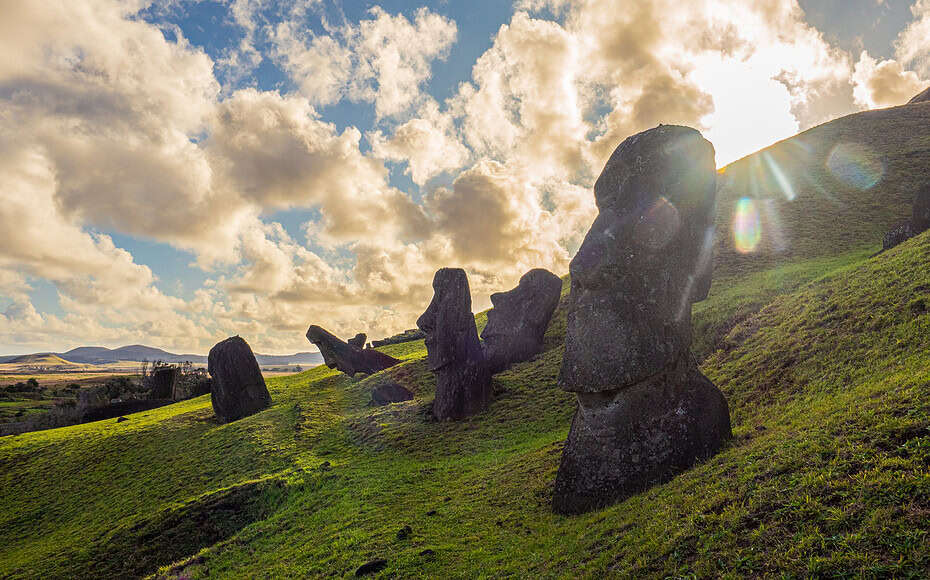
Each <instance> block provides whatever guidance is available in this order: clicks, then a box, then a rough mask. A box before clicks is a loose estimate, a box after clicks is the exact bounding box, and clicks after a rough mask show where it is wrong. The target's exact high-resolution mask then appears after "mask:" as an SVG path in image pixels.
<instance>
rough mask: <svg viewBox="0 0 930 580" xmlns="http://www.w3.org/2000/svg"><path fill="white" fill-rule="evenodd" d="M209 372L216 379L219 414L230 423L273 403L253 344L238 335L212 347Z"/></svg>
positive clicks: (215, 402) (214, 392)
mask: <svg viewBox="0 0 930 580" xmlns="http://www.w3.org/2000/svg"><path fill="white" fill-rule="evenodd" d="M207 372H209V373H210V376H211V377H212V378H213V382H212V388H211V393H210V394H211V401H212V403H213V412H214V413H216V416H217V417H218V418H219V419H220V420H221V421H223V422H224V423H228V422H230V421H235V420H237V419H241V418H242V417H246V416H248V415H252V414H254V413H257V412H258V411H261V410H262V409H264V408H266V407H268V406H270V405H271V395H270V394H268V388H267V387H266V386H265V379H264V378H263V377H262V371H261V369H260V368H259V366H258V361H256V360H255V355H254V354H253V353H252V349H251V348H250V347H249V344H248V343H247V342H246V341H245V340H243V339H242V338H240V337H238V336H233V337H230V338H227V339H226V340H224V341H222V342H219V343H217V344H216V345H215V346H214V347H213V348H211V349H210V354H209V356H208V357H207Z"/></svg>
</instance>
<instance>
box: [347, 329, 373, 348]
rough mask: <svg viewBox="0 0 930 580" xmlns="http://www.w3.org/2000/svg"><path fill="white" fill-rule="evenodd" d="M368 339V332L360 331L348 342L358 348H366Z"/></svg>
mask: <svg viewBox="0 0 930 580" xmlns="http://www.w3.org/2000/svg"><path fill="white" fill-rule="evenodd" d="M367 339H368V335H367V334H365V333H364V332H359V333H358V334H356V335H355V336H354V337H352V338H350V339H349V340H347V341H346V342H347V343H349V344H351V345H352V346H356V347H358V348H365V341H366V340H367Z"/></svg>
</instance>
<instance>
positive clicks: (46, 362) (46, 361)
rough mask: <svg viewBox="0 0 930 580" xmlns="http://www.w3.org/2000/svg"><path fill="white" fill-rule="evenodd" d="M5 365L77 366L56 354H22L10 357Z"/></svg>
mask: <svg viewBox="0 0 930 580" xmlns="http://www.w3.org/2000/svg"><path fill="white" fill-rule="evenodd" d="M4 362H5V363H9V364H23V365H25V364H28V365H41V366H78V365H76V364H75V363H73V362H71V361H66V360H64V359H63V358H61V357H60V356H58V355H57V354H51V353H45V354H24V355H22V356H16V357H12V358H10V359H9V360H7V361H4Z"/></svg>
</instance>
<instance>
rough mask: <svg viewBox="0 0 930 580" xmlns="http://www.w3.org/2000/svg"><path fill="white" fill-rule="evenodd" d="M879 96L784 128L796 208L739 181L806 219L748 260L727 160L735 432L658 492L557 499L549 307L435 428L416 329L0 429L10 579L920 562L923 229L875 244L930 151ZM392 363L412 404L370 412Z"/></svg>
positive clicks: (929, 395) (917, 114)
mask: <svg viewBox="0 0 930 580" xmlns="http://www.w3.org/2000/svg"><path fill="white" fill-rule="evenodd" d="M889 111H890V112H889ZM889 111H879V112H872V113H867V114H860V116H854V117H848V118H844V119H840V120H838V121H835V122H834V123H835V125H834V124H828V125H827V126H824V127H821V128H819V129H815V130H812V131H811V132H808V133H805V134H802V135H801V136H799V137H798V138H796V139H800V138H803V140H804V144H805V146H806V147H808V149H809V150H810V151H809V152H808V153H807V155H806V156H804V157H803V158H802V159H803V160H806V161H805V162H806V163H807V165H806V167H807V169H799V167H800V165H797V166H794V170H793V172H792V173H790V174H789V173H785V172H784V171H783V175H782V177H781V178H780V179H781V180H782V182H784V180H785V179H797V180H798V185H797V186H796V187H795V188H794V189H795V197H794V200H793V201H790V202H789V201H787V199H786V200H779V199H777V195H780V194H778V192H777V191H774V190H773V191H769V192H768V194H766V192H765V191H763V188H760V187H758V186H757V187H756V189H755V190H754V191H755V193H757V194H758V197H759V198H760V199H761V198H763V197H765V196H766V195H768V196H769V197H772V196H776V197H774V198H773V199H776V201H773V202H772V203H771V204H769V209H768V210H766V211H768V212H769V213H768V214H766V215H768V217H767V218H766V220H769V219H770V218H771V215H774V214H773V213H772V212H773V211H774V209H773V208H777V210H778V215H779V216H780V221H781V223H782V224H786V223H793V222H792V220H795V219H797V220H798V221H797V223H796V225H793V226H792V228H791V229H790V230H788V229H782V230H780V231H779V232H778V234H779V236H778V237H766V232H770V231H772V230H769V229H763V233H762V235H761V236H760V242H759V245H758V246H757V247H756V248H755V251H754V252H750V253H746V254H742V253H739V252H737V251H736V250H735V248H734V246H733V244H732V238H729V237H728V234H727V232H728V231H729V230H728V228H729V223H730V221H731V218H732V211H733V207H734V204H735V203H736V202H735V200H736V199H737V198H738V197H741V196H743V195H744V194H745V191H746V190H740V187H742V186H740V185H739V184H740V183H743V182H742V181H740V180H741V179H743V178H742V177H740V175H748V173H741V172H745V171H748V170H747V169H746V168H748V167H751V165H752V163H755V162H754V161H752V159H753V158H748V159H746V160H742V161H740V162H737V163H736V164H734V165H733V166H731V167H730V168H727V170H726V174H727V175H728V179H729V181H728V182H727V185H726V186H725V189H724V191H722V192H721V203H720V216H719V219H720V224H721V226H720V228H719V230H720V233H719V236H718V242H717V243H718V252H717V269H718V274H717V276H716V278H715V282H714V286H713V288H712V291H711V296H710V298H709V299H708V300H707V301H705V302H703V303H701V304H699V305H697V306H696V308H695V313H694V321H695V349H696V351H697V353H698V355H699V357H700V358H701V359H702V360H703V361H704V362H703V365H702V369H703V370H704V372H705V373H706V374H707V375H708V376H709V377H710V378H711V379H713V380H714V381H715V382H716V383H717V384H718V385H719V386H720V388H721V389H722V390H723V391H724V393H725V394H726V395H727V397H728V399H729V402H730V407H731V414H732V417H733V423H734V435H735V437H734V440H733V441H732V442H731V444H730V445H729V446H728V447H727V448H726V449H725V450H724V451H723V452H722V453H720V454H719V455H718V456H716V457H714V458H712V459H710V460H708V461H707V462H705V463H703V464H700V465H698V466H696V467H695V468H694V469H692V470H690V471H688V472H686V473H684V474H682V475H680V476H679V477H677V478H675V479H674V480H672V481H671V482H669V483H667V484H665V485H661V486H656V487H654V488H652V489H650V490H648V491H646V492H645V493H642V494H640V495H637V496H635V497H632V498H630V499H628V500H626V501H624V502H622V503H620V504H617V505H615V506H612V507H610V508H607V509H604V510H600V511H597V512H594V513H590V514H586V515H583V516H576V517H564V516H557V515H554V514H552V513H551V511H550V509H549V507H548V506H549V501H550V499H551V494H552V485H553V482H554V479H555V472H556V470H557V468H558V463H559V458H560V454H561V447H562V442H563V441H564V439H565V436H566V434H567V431H568V427H569V421H570V418H571V414H572V412H573V409H574V397H573V396H571V395H569V394H566V393H564V392H562V391H561V390H560V389H558V387H557V385H556V377H557V373H558V368H559V364H560V362H561V355H562V340H563V337H564V328H565V316H564V311H563V310H562V309H561V308H560V309H559V310H558V311H557V314H556V316H555V317H554V319H553V321H552V323H551V324H550V328H549V330H548V333H547V338H546V349H545V351H544V352H543V353H542V354H541V355H539V356H538V357H537V358H536V359H535V360H533V361H529V362H527V363H523V364H520V365H517V366H516V367H514V368H513V369H511V370H510V371H509V372H506V373H502V374H500V375H497V376H496V377H495V382H494V387H495V399H494V402H493V403H492V406H491V408H490V409H489V410H488V411H487V412H485V413H482V414H480V415H478V416H476V417H473V418H471V419H470V420H466V421H462V422H457V423H436V422H433V421H431V420H430V418H429V404H430V402H431V400H432V395H433V386H434V380H433V377H432V375H431V373H429V371H428V370H427V368H426V365H425V360H424V356H425V349H424V347H423V343H422V341H417V342H412V343H405V344H400V345H392V346H390V347H385V348H383V349H381V350H383V351H385V352H388V353H389V354H392V355H393V356H396V357H398V358H402V359H404V362H403V363H402V364H401V365H398V366H396V367H394V368H392V369H388V370H387V371H384V372H382V373H378V374H376V375H374V376H372V377H368V378H365V379H359V380H353V379H349V378H347V377H345V376H343V375H341V374H338V373H335V372H333V371H331V370H329V369H327V368H325V367H318V368H316V369H313V370H311V371H308V372H305V373H301V374H299V375H291V376H288V377H276V378H272V379H270V380H269V388H270V390H271V392H272V397H273V399H274V405H273V406H272V408H270V409H268V410H266V411H264V412H262V413H259V414H257V415H255V416H252V417H248V418H246V419H243V420H240V421H237V422H235V423H232V424H229V425H219V424H217V423H216V422H215V421H214V419H213V414H212V410H211V408H210V402H209V398H208V397H201V398H198V399H194V400H191V401H186V402H183V403H178V404H175V405H170V406H168V407H163V408H160V409H157V410H154V411H149V412H146V413H140V414H137V415H132V416H130V420H129V421H126V422H123V423H115V422H114V421H105V422H100V423H93V424H87V425H78V426H74V427H68V428H64V429H57V430H52V431H46V432H40V433H32V434H27V435H22V436H17V437H7V438H3V439H0V466H2V469H0V577H12V578H33V577H43V578H55V577H60V578H64V577H75V576H78V577H127V576H144V575H147V574H155V573H157V574H158V575H160V576H164V577H195V578H196V577H208V576H209V577H314V576H337V577H339V576H351V575H353V574H354V572H355V570H356V569H357V568H358V567H359V566H360V565H362V564H364V563H365V562H367V561H369V560H373V559H377V558H383V559H385V560H387V565H386V567H385V568H384V570H383V571H382V572H381V574H382V575H383V576H384V577H424V578H426V577H476V576H486V577H491V576H493V577H498V576H507V575H510V576H518V577H524V576H529V577H565V576H570V577H576V576H582V577H592V578H595V577H603V576H605V574H613V575H617V576H620V577H624V576H652V577H666V576H688V575H692V576H697V577H715V576H726V575H729V576H732V577H741V576H747V575H749V576H753V575H755V576H763V575H764V576H769V575H777V574H785V575H788V576H796V577H797V576H823V575H837V576H864V577H873V576H896V577H926V576H927V575H928V574H930V535H928V532H930V268H928V267H927V263H928V260H930V234H925V235H923V236H920V237H918V238H915V239H913V240H911V241H909V242H907V243H905V244H903V245H902V246H900V247H898V248H895V249H894V250H892V251H890V252H887V253H885V254H882V255H879V256H876V257H872V258H870V257H869V256H870V255H871V254H872V253H874V251H875V250H876V249H878V247H879V245H880V240H881V234H882V233H884V230H885V229H886V228H887V226H888V225H890V224H891V223H893V222H894V221H896V220H897V219H900V218H901V217H903V216H904V215H906V214H907V212H908V205H909V203H910V199H909V195H910V193H909V191H910V190H907V189H906V187H905V185H907V186H908V187H912V186H914V183H916V182H917V181H919V177H918V176H919V173H918V169H917V167H916V166H913V167H912V165H911V161H909V160H911V159H921V156H923V157H922V159H923V162H924V164H925V165H926V161H930V146H928V148H927V150H926V151H924V150H923V149H921V145H920V143H919V141H920V140H919V139H917V138H916V137H910V138H909V137H907V136H906V135H905V133H906V132H905V131H904V130H903V129H902V128H901V127H900V126H898V125H896V123H897V122H898V121H897V120H898V119H909V122H911V123H918V122H920V119H922V118H923V117H924V116H926V117H930V104H928V105H915V106H912V107H910V108H903V109H902V108H898V109H892V110H889ZM874 114H880V115H885V116H886V117H884V122H886V123H887V126H888V127H891V130H889V131H882V130H879V127H880V126H885V125H881V124H880V123H879V124H878V125H870V123H873V121H875V117H874ZM879 120H881V119H879ZM875 122H876V123H877V122H878V121H875ZM857 123H858V124H859V125H856V124H857ZM850 126H855V127H858V129H856V130H855V131H854V130H853V129H850V128H849V127H850ZM855 127H854V128H855ZM867 129H871V130H870V131H869V130H867ZM856 131H859V132H863V133H861V134H862V139H865V140H867V142H866V145H867V146H868V147H869V148H871V149H872V150H875V151H880V152H881V155H884V157H883V159H884V160H885V161H884V162H885V164H886V169H885V172H884V174H883V176H882V179H881V180H879V181H878V182H876V183H875V184H874V185H873V186H872V187H871V188H868V189H862V188H858V187H851V186H850V188H849V189H847V190H842V187H840V186H836V184H832V185H831V184H830V183H829V181H828V180H829V179H835V177H833V175H832V174H830V175H826V174H825V173H823V172H820V173H817V172H818V171H819V170H818V167H825V166H824V165H823V164H824V163H825V161H824V160H823V159H821V160H820V161H818V160H817V159H818V157H817V155H820V154H821V153H822V154H823V155H824V156H826V157H829V150H830V149H831V148H832V145H830V140H831V139H833V140H834V141H836V139H840V138H841V139H842V140H848V139H849V138H850V135H851V134H854V133H856ZM850 132H852V133H850ZM882 132H887V133H895V134H894V135H884V136H881V135H877V134H876V133H882ZM818 135H819V137H818ZM818 139H819V141H818ZM882 139H884V141H882ZM818 143H819V144H818ZM928 143H930V141H928ZM793 147H794V146H789V145H787V144H785V143H782V144H780V145H776V146H775V147H773V148H770V149H769V150H767V153H768V154H769V155H772V156H778V157H779V159H781V157H782V156H787V155H788V153H786V151H788V150H789V149H790V148H793ZM899 147H904V149H900V148H899ZM906 147H910V149H907V148H906ZM817 152H820V153H817ZM908 152H910V154H911V156H910V157H909V156H908V155H907V153H908ZM761 155H762V154H757V156H756V157H755V158H756V159H762V157H761ZM786 159H787V157H786ZM765 163H766V164H767V166H769V167H770V165H768V162H765ZM795 163H801V161H795ZM915 163H916V162H915ZM782 165H783V166H784V167H788V165H789V163H788V162H787V161H784V162H783V163H782ZM834 166H836V163H834ZM847 169H848V168H847ZM760 171H761V170H760ZM769 171H770V173H769V174H771V170H769ZM785 171H787V170H785ZM826 171H829V170H826ZM765 175H766V174H765V173H764V172H762V173H759V174H758V175H757V176H756V184H757V185H758V184H759V183H763V182H764V181H760V176H762V177H764V176H765ZM786 175H787V176H788V177H785V176H786ZM805 175H815V176H817V177H816V178H813V177H812V178H810V179H812V180H813V182H817V180H820V181H819V183H820V186H821V187H822V188H823V192H821V191H820V190H819V189H818V188H817V187H815V186H813V185H810V186H809V188H808V189H804V188H803V187H802V186H801V184H802V183H804V179H806V178H805V177H803V176H805ZM845 175H846V176H847V177H848V176H849V173H848V172H847V174H845ZM746 183H751V182H748V181H747V182H746ZM831 188H832V189H831ZM825 192H830V195H826V193H825ZM835 199H840V200H841V201H842V203H841V204H839V205H838V204H837V203H836V202H835V201H834V200H835ZM728 208H729V209H728ZM838 208H839V209H838ZM843 208H855V211H853V210H851V209H849V210H848V212H851V213H843V212H847V209H843ZM792 212H793V213H792ZM831 212H833V213H832V214H831ZM761 213H765V212H761ZM831 215H832V216H839V218H836V217H831ZM840 218H842V219H840ZM842 220H846V221H842ZM766 223H769V222H768V221H765V220H763V221H762V224H763V227H765V224H766ZM779 240H780V242H779V243H778V244H776V243H775V242H776V241H779ZM785 240H788V241H790V244H789V245H787V246H786V245H785V244H784V243H782V242H784V241H785ZM728 244H729V245H728ZM477 319H478V322H479V329H480V326H481V325H482V324H483V322H484V321H485V319H486V318H485V316H483V315H478V316H477ZM385 377H391V378H393V379H394V380H397V381H398V382H401V383H403V384H404V385H406V386H407V387H408V388H410V389H411V390H412V391H413V392H414V393H415V398H414V399H413V400H412V401H408V402H405V403H399V404H395V405H390V406H387V407H381V408H375V407H370V406H369V405H368V400H369V392H370V390H371V388H372V387H373V386H374V385H375V384H376V383H377V382H378V381H380V380H383V379H384V378H385ZM408 526H409V529H408V528H407V527H408Z"/></svg>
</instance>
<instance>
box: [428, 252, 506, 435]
mask: <svg viewBox="0 0 930 580" xmlns="http://www.w3.org/2000/svg"><path fill="white" fill-rule="evenodd" d="M417 326H418V327H419V328H420V329H421V330H423V332H425V333H426V353H427V357H426V360H427V362H428V364H429V368H430V370H432V371H433V372H434V373H436V398H435V399H434V400H433V416H434V417H435V418H436V419H438V420H440V421H443V420H447V419H461V418H463V417H466V416H468V415H471V414H474V413H477V412H478V411H481V410H482V409H484V408H485V407H486V406H487V404H488V401H490V399H491V375H490V373H489V372H488V369H487V366H486V365H485V363H484V354H483V353H482V350H481V343H480V342H479V340H478V328H477V327H476V326H475V317H474V315H473V314H472V311H471V292H470V290H469V288H468V276H466V274H465V270H462V269H461V268H442V269H440V270H439V271H437V272H436V275H435V276H434V277H433V300H432V302H430V305H429V307H428V308H427V309H426V312H424V313H423V315H422V316H420V318H419V319H418V320H417Z"/></svg>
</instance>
